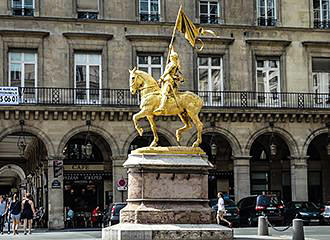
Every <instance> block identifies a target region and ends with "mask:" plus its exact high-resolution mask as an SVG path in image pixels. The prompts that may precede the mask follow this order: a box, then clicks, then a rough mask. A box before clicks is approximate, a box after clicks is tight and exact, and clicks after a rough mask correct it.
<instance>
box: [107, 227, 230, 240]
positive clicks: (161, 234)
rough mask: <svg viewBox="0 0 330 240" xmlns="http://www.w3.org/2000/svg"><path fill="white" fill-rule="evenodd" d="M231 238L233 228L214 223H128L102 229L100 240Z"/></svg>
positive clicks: (210, 239)
mask: <svg viewBox="0 0 330 240" xmlns="http://www.w3.org/2000/svg"><path fill="white" fill-rule="evenodd" d="M133 239H134V240H176V239H180V240H232V239H233V230H232V229H230V228H227V227H224V226H221V225H216V224H128V223H121V224H117V225H114V226H111V227H108V228H104V229H102V240H133Z"/></svg>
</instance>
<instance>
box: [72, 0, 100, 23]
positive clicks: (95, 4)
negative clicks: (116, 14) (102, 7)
mask: <svg viewBox="0 0 330 240" xmlns="http://www.w3.org/2000/svg"><path fill="white" fill-rule="evenodd" d="M98 13H99V0H77V14H78V15H77V16H78V18H79V19H97V17H98Z"/></svg>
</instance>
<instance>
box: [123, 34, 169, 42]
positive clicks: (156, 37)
mask: <svg viewBox="0 0 330 240" xmlns="http://www.w3.org/2000/svg"><path fill="white" fill-rule="evenodd" d="M125 37H126V39H127V40H129V41H154V40H158V41H166V42H170V41H171V38H172V36H170V35H138V34H129V35H126V36H125Z"/></svg>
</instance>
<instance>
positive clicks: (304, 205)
mask: <svg viewBox="0 0 330 240" xmlns="http://www.w3.org/2000/svg"><path fill="white" fill-rule="evenodd" d="M285 216H286V219H287V221H288V223H291V222H292V220H293V219H294V218H299V219H302V220H303V221H304V224H305V225H308V224H310V223H321V222H322V221H323V216H322V215H321V211H320V209H319V208H318V207H317V206H316V205H315V204H314V203H312V202H306V201H293V202H289V203H288V204H287V208H286V214H285Z"/></svg>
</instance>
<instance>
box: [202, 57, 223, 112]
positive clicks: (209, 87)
mask: <svg viewBox="0 0 330 240" xmlns="http://www.w3.org/2000/svg"><path fill="white" fill-rule="evenodd" d="M198 91H200V93H199V94H200V95H201V97H202V98H203V100H204V104H205V106H214V105H219V104H221V102H222V101H221V100H222V99H223V97H222V94H223V93H222V92H221V91H223V70H222V57H198Z"/></svg>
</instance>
